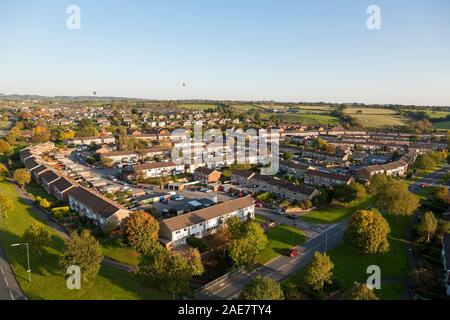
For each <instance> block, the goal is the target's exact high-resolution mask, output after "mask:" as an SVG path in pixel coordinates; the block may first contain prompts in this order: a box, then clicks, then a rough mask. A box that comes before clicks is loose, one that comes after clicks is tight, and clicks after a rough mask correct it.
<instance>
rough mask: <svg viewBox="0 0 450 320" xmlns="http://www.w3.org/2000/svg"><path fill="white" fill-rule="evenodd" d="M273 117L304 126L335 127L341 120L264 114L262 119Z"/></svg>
mask: <svg viewBox="0 0 450 320" xmlns="http://www.w3.org/2000/svg"><path fill="white" fill-rule="evenodd" d="M272 115H274V116H275V119H278V120H280V121H283V122H289V123H297V124H302V125H328V124H329V125H335V124H337V123H338V122H339V119H338V118H336V117H333V116H329V115H325V114H310V113H305V114H300V113H262V114H261V118H262V119H269V118H270V117H271V116H272Z"/></svg>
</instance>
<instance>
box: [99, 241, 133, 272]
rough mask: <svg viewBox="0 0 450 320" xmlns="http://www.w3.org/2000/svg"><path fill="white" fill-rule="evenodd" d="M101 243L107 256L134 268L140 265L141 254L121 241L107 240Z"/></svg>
mask: <svg viewBox="0 0 450 320" xmlns="http://www.w3.org/2000/svg"><path fill="white" fill-rule="evenodd" d="M101 243H102V246H103V254H104V255H105V256H107V257H109V258H111V259H114V260H116V261H119V262H121V263H125V264H128V265H130V266H133V267H136V266H137V265H138V264H139V254H138V253H137V252H136V251H134V250H133V249H131V248H130V247H128V246H126V245H125V244H124V243H123V242H122V241H121V239H112V238H106V239H103V240H102V241H101Z"/></svg>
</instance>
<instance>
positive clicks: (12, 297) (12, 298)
mask: <svg viewBox="0 0 450 320" xmlns="http://www.w3.org/2000/svg"><path fill="white" fill-rule="evenodd" d="M9 294H10V296H11V300H15V299H14V296H13V294H12V292H11V290H9Z"/></svg>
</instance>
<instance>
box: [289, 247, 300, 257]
mask: <svg viewBox="0 0 450 320" xmlns="http://www.w3.org/2000/svg"><path fill="white" fill-rule="evenodd" d="M288 256H289V257H291V258H295V257H296V256H298V250H297V249H291V250H289V252H288Z"/></svg>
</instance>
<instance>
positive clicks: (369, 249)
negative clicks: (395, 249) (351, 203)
mask: <svg viewBox="0 0 450 320" xmlns="http://www.w3.org/2000/svg"><path fill="white" fill-rule="evenodd" d="M389 233H390V227H389V224H388V222H387V221H386V219H385V218H384V217H383V216H382V215H381V213H380V212H378V210H376V209H373V210H370V211H369V210H359V211H358V212H356V213H355V214H354V215H353V216H352V217H351V219H350V222H349V224H348V227H347V230H346V231H345V234H344V240H345V242H347V243H348V244H350V245H352V246H355V247H357V248H360V249H361V250H362V252H363V253H364V254H369V253H379V252H388V251H389V241H388V236H389Z"/></svg>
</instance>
